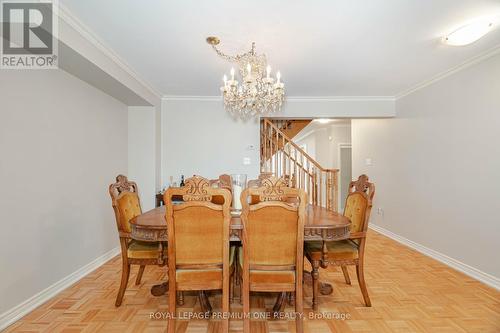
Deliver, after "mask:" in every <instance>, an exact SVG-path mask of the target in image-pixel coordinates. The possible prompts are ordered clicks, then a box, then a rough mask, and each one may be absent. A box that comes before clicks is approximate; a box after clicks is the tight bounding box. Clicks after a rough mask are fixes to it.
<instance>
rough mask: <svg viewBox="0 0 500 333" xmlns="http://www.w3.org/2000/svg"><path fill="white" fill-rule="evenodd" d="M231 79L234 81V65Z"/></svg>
mask: <svg viewBox="0 0 500 333" xmlns="http://www.w3.org/2000/svg"><path fill="white" fill-rule="evenodd" d="M231 81H234V67H232V68H231Z"/></svg>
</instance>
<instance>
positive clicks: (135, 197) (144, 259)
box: [109, 175, 167, 306]
mask: <svg viewBox="0 0 500 333" xmlns="http://www.w3.org/2000/svg"><path fill="white" fill-rule="evenodd" d="M109 194H110V195H111V202H112V205H113V210H114V212H115V219H116V226H117V228H118V235H119V237H120V247H121V256H122V278H121V283H120V289H119V290H118V295H117V296H116V302H115V306H120V305H121V304H122V300H123V295H124V294H125V290H126V289H127V284H128V279H129V276H130V266H131V265H139V271H138V273H137V278H136V280H135V284H136V285H139V284H140V283H141V279H142V275H143V273H144V269H145V268H146V265H165V264H166V263H167V247H166V246H165V244H163V243H161V242H141V241H137V240H134V239H132V238H131V237H130V231H131V229H130V220H132V219H133V218H134V217H136V216H137V215H140V214H141V213H142V210H141V203H140V200H139V193H138V188H137V184H136V183H135V182H132V181H129V180H128V179H127V177H126V176H124V175H118V176H117V177H116V182H115V183H113V184H111V185H109Z"/></svg>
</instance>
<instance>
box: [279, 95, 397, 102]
mask: <svg viewBox="0 0 500 333" xmlns="http://www.w3.org/2000/svg"><path fill="white" fill-rule="evenodd" d="M286 100H287V101H288V102H379V101H384V102H393V101H394V100H395V98H394V96H289V97H286Z"/></svg>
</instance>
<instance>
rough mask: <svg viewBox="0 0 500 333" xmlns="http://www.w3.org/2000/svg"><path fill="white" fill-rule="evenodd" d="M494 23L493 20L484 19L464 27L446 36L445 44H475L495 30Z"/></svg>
mask: <svg viewBox="0 0 500 333" xmlns="http://www.w3.org/2000/svg"><path fill="white" fill-rule="evenodd" d="M493 21H494V20H492V19H483V20H479V21H475V22H472V23H470V24H467V25H464V26H463V27H461V28H458V29H457V30H455V31H453V32H452V33H451V34H449V35H448V36H446V37H445V38H444V40H443V42H444V43H445V44H448V45H453V46H463V45H468V44H471V43H474V42H475V41H477V40H478V39H480V38H481V37H483V36H484V35H486V34H487V33H488V32H489V31H490V30H491V29H492V28H493Z"/></svg>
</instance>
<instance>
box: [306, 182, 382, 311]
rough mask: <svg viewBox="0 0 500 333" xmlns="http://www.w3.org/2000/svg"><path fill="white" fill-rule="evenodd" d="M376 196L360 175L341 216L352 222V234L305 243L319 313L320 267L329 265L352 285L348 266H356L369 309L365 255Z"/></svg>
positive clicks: (314, 297)
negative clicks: (335, 239)
mask: <svg viewBox="0 0 500 333" xmlns="http://www.w3.org/2000/svg"><path fill="white" fill-rule="evenodd" d="M374 195H375V185H374V184H373V183H370V182H369V180H368V176H367V175H361V176H359V178H358V180H356V181H352V182H351V183H350V184H349V193H348V195H347V198H346V204H345V208H344V216H346V217H348V218H349V219H350V220H351V233H350V237H349V239H347V240H342V241H332V242H325V241H323V242H321V241H310V242H306V243H305V254H306V257H307V259H308V260H309V262H310V263H311V266H312V272H311V275H312V279H313V308H314V310H318V299H317V297H318V291H319V281H318V279H319V268H320V267H323V268H326V267H327V266H328V265H333V266H340V267H341V269H342V272H343V274H344V279H345V281H346V283H347V284H351V280H350V277H349V271H348V270H347V266H348V265H354V266H356V275H357V277H358V283H359V287H360V289H361V293H362V294H363V299H364V301H365V304H366V306H371V301H370V297H369V296H368V290H367V288H366V283H365V276H364V255H365V245H366V231H367V229H368V221H369V219H370V212H371V209H372V200H373V196H374Z"/></svg>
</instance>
